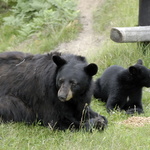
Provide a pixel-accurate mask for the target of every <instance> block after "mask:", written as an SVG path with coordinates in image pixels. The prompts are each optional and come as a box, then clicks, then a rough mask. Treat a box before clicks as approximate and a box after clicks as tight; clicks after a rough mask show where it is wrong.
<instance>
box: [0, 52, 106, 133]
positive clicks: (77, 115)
mask: <svg viewBox="0 0 150 150" xmlns="http://www.w3.org/2000/svg"><path fill="white" fill-rule="evenodd" d="M97 69H98V68H97V65H96V64H93V63H91V64H88V63H87V61H86V59H85V58H84V57H82V56H77V55H72V54H61V53H56V52H54V53H49V54H43V55H42V54H41V55H40V54H38V55H32V54H28V53H22V52H4V53H1V54H0V117H1V120H2V121H3V122H7V121H14V122H25V123H34V122H35V121H40V122H41V124H42V125H44V126H47V125H49V126H50V127H51V128H52V129H59V130H65V129H68V128H75V129H80V128H85V129H86V130H91V129H92V128H93V127H95V128H97V129H104V128H105V126H106V125H107V119H106V118H105V117H104V116H101V115H99V114H98V113H96V112H94V111H93V110H92V109H91V108H90V102H91V96H92V90H93V81H92V76H93V75H95V74H96V73H97Z"/></svg>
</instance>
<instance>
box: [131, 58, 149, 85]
mask: <svg viewBox="0 0 150 150" xmlns="http://www.w3.org/2000/svg"><path fill="white" fill-rule="evenodd" d="M129 72H130V74H131V75H132V77H133V79H134V81H135V82H136V84H137V85H139V86H142V87H150V69H148V68H146V67H145V66H143V62H142V60H140V59H139V60H138V61H137V63H136V64H135V65H134V66H130V67H129Z"/></svg>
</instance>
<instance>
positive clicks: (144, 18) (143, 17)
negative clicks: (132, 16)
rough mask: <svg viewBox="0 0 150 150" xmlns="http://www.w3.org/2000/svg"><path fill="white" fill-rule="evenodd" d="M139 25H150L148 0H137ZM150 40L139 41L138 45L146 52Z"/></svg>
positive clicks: (149, 2) (149, 0)
mask: <svg viewBox="0 0 150 150" xmlns="http://www.w3.org/2000/svg"><path fill="white" fill-rule="evenodd" d="M138 25H139V26H150V0H139V22H138ZM149 43H150V42H140V43H139V45H140V46H141V47H142V49H143V53H145V52H146V49H147V47H148V45H149Z"/></svg>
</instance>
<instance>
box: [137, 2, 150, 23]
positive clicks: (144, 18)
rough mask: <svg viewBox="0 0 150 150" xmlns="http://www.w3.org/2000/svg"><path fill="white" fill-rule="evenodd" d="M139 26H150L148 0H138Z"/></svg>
mask: <svg viewBox="0 0 150 150" xmlns="http://www.w3.org/2000/svg"><path fill="white" fill-rule="evenodd" d="M138 25H139V26H150V0H139V23H138Z"/></svg>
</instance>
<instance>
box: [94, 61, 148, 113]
mask: <svg viewBox="0 0 150 150" xmlns="http://www.w3.org/2000/svg"><path fill="white" fill-rule="evenodd" d="M143 87H150V69H148V68H146V67H145V66H143V62H142V60H138V61H137V63H136V64H135V65H133V66H130V67H129V68H128V69H124V68H123V67H121V66H117V65H113V66H110V67H108V68H107V69H106V70H105V71H104V73H103V75H102V76H101V77H100V78H98V79H97V80H96V82H95V88H94V97H95V98H97V99H101V100H102V101H104V102H106V108H107V110H108V112H110V111H112V110H114V109H115V108H116V109H117V108H118V109H120V110H125V111H126V113H127V114H133V113H135V112H137V113H139V114H140V113H143V107H142V101H141V98H142V88H143Z"/></svg>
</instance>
